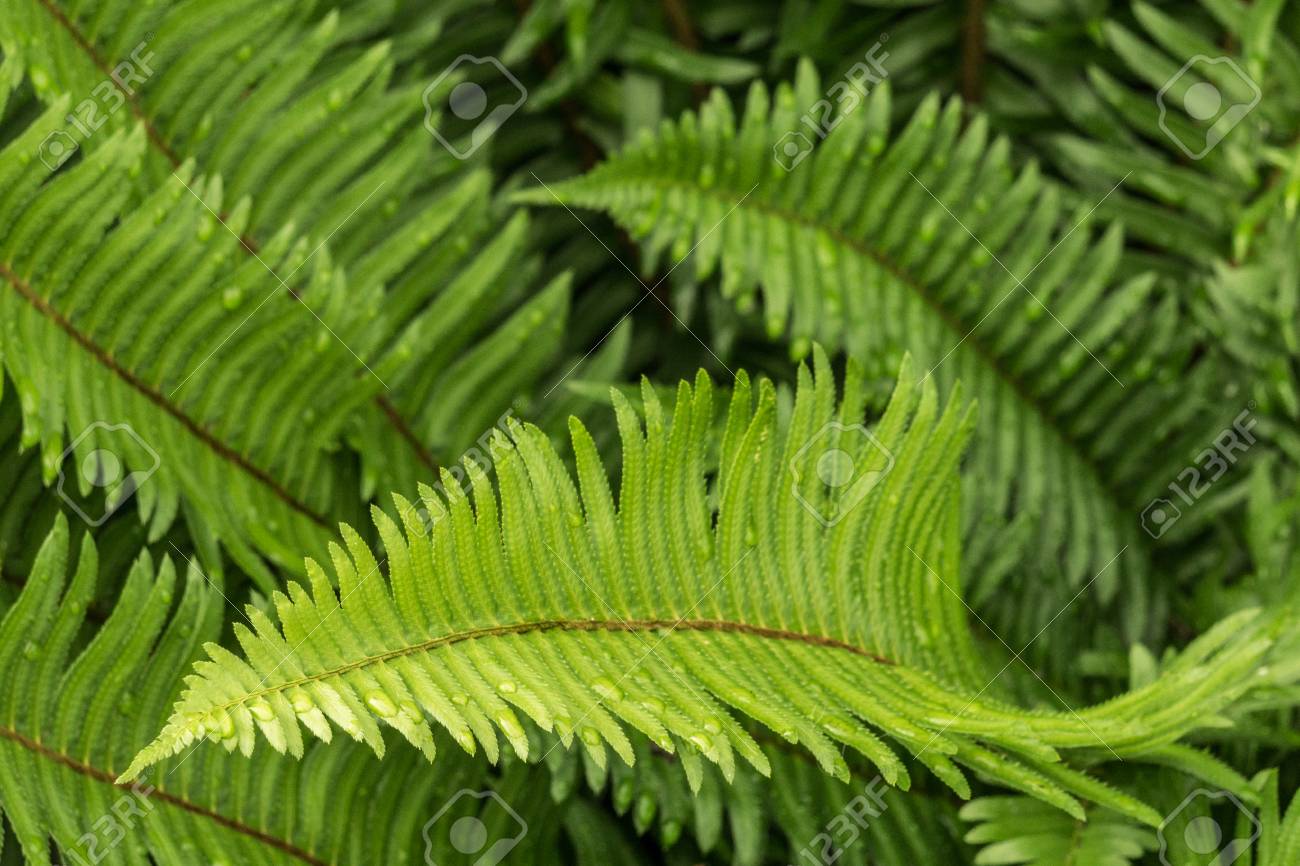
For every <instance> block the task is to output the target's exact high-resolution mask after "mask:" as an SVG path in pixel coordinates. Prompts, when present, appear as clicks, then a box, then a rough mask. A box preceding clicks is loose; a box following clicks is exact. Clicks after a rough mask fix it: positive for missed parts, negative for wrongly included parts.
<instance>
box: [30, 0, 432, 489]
mask: <svg viewBox="0 0 1300 866" xmlns="http://www.w3.org/2000/svg"><path fill="white" fill-rule="evenodd" d="M39 2H40V4H41V7H42V8H44V9H45V10H46V11H47V12H49V14H50V16H51V17H53V18H54V20H55V21H56V22H58V24H59V26H61V27H62V28H63V29H64V30H66V31H68V34H69V35H70V36H71V37H72V41H73V42H75V43H76V44H77V47H79V48H80V49H81V50H82V51H83V52H85V54H86V56H87V57H89V58H90V61H91V62H92V63H94V64H95V67H96V68H97V69H98V70H99V71H100V72H102V73H103V74H104V75H105V77H106V78H107V79H108V80H109V81H111V82H112V83H113V86H114V87H115V88H116V89H117V91H118V92H119V93H121V94H122V96H123V97H125V99H126V102H127V104H128V105H129V106H130V107H131V113H132V114H133V115H135V117H136V119H137V120H139V121H140V123H141V124H143V126H144V129H145V137H146V138H147V139H148V140H149V143H150V144H151V145H153V146H154V147H155V148H157V149H158V151H159V152H160V153H161V154H162V155H163V156H165V157H166V158H167V161H168V162H170V163H171V164H172V168H173V169H177V168H179V167H180V165H181V158H180V157H179V156H178V155H177V153H176V151H175V150H173V149H172V147H171V145H169V144H168V143H167V140H166V139H165V138H164V137H163V135H162V133H161V132H159V131H158V127H156V126H155V125H154V123H153V120H152V119H151V118H150V117H149V116H148V115H147V114H146V113H145V111H144V107H143V106H142V105H141V104H140V99H139V96H138V94H136V92H135V91H132V90H129V89H127V88H126V87H124V86H123V85H122V83H121V82H119V81H118V80H117V76H115V75H114V74H113V72H112V70H111V69H110V68H109V66H108V64H107V63H105V62H104V59H103V58H102V57H101V56H100V54H99V52H98V51H97V50H96V49H95V46H94V45H93V44H92V43H91V42H90V40H89V39H87V38H86V36H85V34H83V33H82V32H81V31H80V30H79V29H78V28H77V25H76V24H74V23H73V22H72V20H71V19H69V18H68V16H67V15H66V14H65V13H64V11H63V10H62V9H60V8H59V6H58V4H57V3H55V2H54V0H39ZM218 219H219V220H221V222H223V223H224V222H225V214H221V215H219V216H218ZM239 248H240V249H241V250H243V251H244V253H245V254H246V255H250V256H256V255H257V250H258V249H259V248H260V244H259V243H258V240H257V238H255V237H253V236H252V235H248V234H245V235H240V236H239ZM289 295H290V297H292V298H293V299H294V300H301V298H299V296H298V292H296V291H294V290H293V289H290V290H289ZM374 402H375V404H376V405H377V406H378V407H379V409H380V414H381V415H382V416H383V417H384V420H386V421H387V422H388V423H389V425H390V426H392V428H393V429H394V430H395V431H396V432H397V435H398V436H399V437H400V438H401V439H402V440H403V441H404V442H406V444H407V445H408V446H409V447H410V448H411V450H413V451H414V452H415V455H416V457H417V458H418V459H419V461H420V462H421V463H422V464H424V465H425V466H426V467H427V468H428V469H429V470H430V471H432V472H434V473H435V474H436V473H437V469H438V464H437V462H436V461H435V460H434V459H433V456H432V455H431V454H430V453H429V450H428V449H427V448H425V447H424V445H423V443H421V442H420V440H419V437H417V436H416V435H415V432H414V431H413V430H412V429H411V425H410V423H409V422H408V421H407V420H406V419H405V418H404V417H403V416H402V414H401V412H399V411H398V409H397V407H396V406H395V405H394V404H393V403H392V401H391V400H389V399H388V398H387V397H385V396H384V395H383V394H376V395H375V396H374Z"/></svg>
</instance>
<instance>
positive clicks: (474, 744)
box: [452, 730, 478, 755]
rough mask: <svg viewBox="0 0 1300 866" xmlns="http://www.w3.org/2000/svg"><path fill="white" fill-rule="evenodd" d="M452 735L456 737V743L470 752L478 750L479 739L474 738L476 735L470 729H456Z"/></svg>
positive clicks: (473, 752)
mask: <svg viewBox="0 0 1300 866" xmlns="http://www.w3.org/2000/svg"><path fill="white" fill-rule="evenodd" d="M452 737H453V738H455V740H456V744H457V745H459V746H460V747H461V748H462V749H464V750H465V751H466V752H468V753H469V754H471V755H473V754H475V753H476V752H477V751H478V741H477V740H475V739H474V735H473V734H471V733H470V732H469V731H465V730H461V731H456V732H455V733H453V734H452Z"/></svg>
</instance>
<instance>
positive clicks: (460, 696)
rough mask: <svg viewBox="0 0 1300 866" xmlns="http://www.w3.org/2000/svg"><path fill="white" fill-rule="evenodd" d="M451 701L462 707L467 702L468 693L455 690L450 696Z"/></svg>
mask: <svg viewBox="0 0 1300 866" xmlns="http://www.w3.org/2000/svg"><path fill="white" fill-rule="evenodd" d="M451 702H452V703H453V704H455V705H456V706H458V707H463V706H465V705H466V704H468V703H469V695H467V694H465V693H464V692H456V694H454V695H452V696H451Z"/></svg>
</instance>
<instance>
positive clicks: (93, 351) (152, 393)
mask: <svg viewBox="0 0 1300 866" xmlns="http://www.w3.org/2000/svg"><path fill="white" fill-rule="evenodd" d="M0 276H3V277H4V278H5V280H6V281H7V282H8V283H9V284H10V285H11V286H12V287H13V289H14V291H15V292H17V293H18V295H19V297H21V298H22V299H23V300H25V301H27V303H28V304H30V305H31V306H32V307H33V308H34V309H35V310H36V311H37V312H39V313H40V314H41V315H43V316H45V317H46V318H47V319H49V320H50V321H51V322H52V323H54V324H55V325H57V326H58V327H59V328H60V329H61V330H62V331H63V332H64V333H66V334H67V335H68V336H69V337H71V338H72V339H73V341H74V342H76V343H77V344H78V345H79V346H81V347H82V348H83V349H85V350H86V352H87V353H89V354H90V355H91V356H92V357H94V358H95V360H97V361H98V362H99V363H100V364H101V365H102V366H103V367H104V368H105V369H107V370H109V371H110V372H112V373H113V374H115V375H116V376H117V377H118V378H120V379H121V380H122V381H123V382H125V383H126V384H127V385H129V386H131V387H132V388H134V389H135V390H136V391H138V392H139V393H140V394H142V395H143V396H144V397H145V399H147V400H148V401H149V402H150V403H153V404H154V405H155V406H157V407H158V408H159V409H162V410H163V411H164V412H166V413H167V414H168V415H170V416H171V417H172V418H173V419H175V420H176V421H177V422H178V423H180V424H181V426H183V427H184V428H185V429H186V430H188V431H189V432H190V433H191V434H192V435H193V436H194V437H195V438H196V439H198V440H199V441H201V442H203V443H204V444H205V445H207V446H208V448H210V449H211V450H212V451H213V453H215V454H216V455H217V456H219V457H221V458H222V459H223V460H226V461H227V462H228V463H231V464H232V465H234V466H237V467H239V468H240V469H242V470H243V471H244V472H246V473H247V474H249V475H251V476H252V477H253V478H255V479H256V480H257V481H259V482H260V483H261V484H263V485H265V486H266V487H267V488H268V489H269V490H270V491H271V492H272V493H273V494H274V495H275V496H276V498H278V499H280V500H281V501H282V502H284V503H285V504H286V505H288V506H289V507H290V508H292V509H294V510H295V511H297V512H299V513H300V514H303V515H304V516H306V517H307V518H309V519H310V520H312V521H313V522H315V523H317V524H318V525H320V526H322V527H324V528H326V529H329V528H331V524H330V522H329V521H328V520H327V519H326V518H325V517H324V515H322V514H320V513H319V512H317V511H316V510H315V509H313V508H312V507H311V506H309V505H307V504H306V503H305V502H302V501H301V500H299V499H298V498H297V497H295V496H294V495H293V494H292V493H290V492H289V491H288V490H286V489H285V488H284V487H283V486H282V485H281V484H280V483H279V482H278V481H276V480H275V479H274V478H273V477H271V475H270V473H268V472H267V471H266V470H264V469H262V468H261V467H259V466H256V465H255V464H253V463H252V462H251V461H249V460H248V459H247V458H245V457H244V456H243V455H242V454H240V453H239V452H237V451H235V450H234V449H233V448H231V447H230V446H229V445H227V444H226V443H225V442H222V441H221V440H220V439H218V438H217V437H216V436H215V435H213V434H212V433H211V432H209V431H208V429H207V428H206V427H204V426H203V425H202V424H200V423H199V422H198V421H196V420H194V419H193V418H191V417H190V416H189V415H187V414H186V413H185V412H184V411H182V410H181V408H180V407H179V406H177V405H176V404H175V403H172V402H171V401H170V400H168V399H167V398H166V397H165V396H164V395H163V394H162V392H160V391H159V390H157V389H156V388H153V387H152V386H150V385H149V384H148V383H146V382H144V381H143V380H142V379H140V378H139V377H138V376H136V375H135V374H134V373H132V372H131V371H130V370H128V369H126V368H125V367H123V366H122V365H121V364H119V363H118V362H117V360H116V359H115V358H114V357H113V356H112V355H111V354H110V353H109V352H108V351H107V350H105V349H104V348H103V347H102V346H100V345H99V344H98V343H96V342H95V341H94V340H92V339H91V338H90V337H89V336H87V335H86V334H83V333H82V332H81V331H80V330H79V329H78V328H77V326H76V325H74V324H73V323H72V322H71V321H69V320H68V319H67V318H66V317H64V316H63V315H62V314H61V313H60V312H59V311H58V310H56V309H54V307H52V306H51V305H50V304H49V302H48V301H46V300H45V298H43V297H41V295H40V294H39V293H38V292H36V291H35V290H34V289H33V288H32V287H31V286H29V285H28V284H27V283H26V281H24V280H23V279H22V277H19V276H18V275H17V274H15V273H14V272H13V271H12V270H10V268H9V266H8V265H7V264H5V263H4V262H0Z"/></svg>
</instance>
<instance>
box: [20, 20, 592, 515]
mask: <svg viewBox="0 0 1300 866" xmlns="http://www.w3.org/2000/svg"><path fill="white" fill-rule="evenodd" d="M454 7H455V4H444V5H443V6H442V7H439V8H437V9H429V10H426V13H427V14H426V15H425V16H424V19H423V21H422V24H421V27H422V31H423V32H424V33H426V34H429V33H435V32H437V31H438V30H439V29H440V28H441V26H442V23H443V19H444V18H445V17H446V15H447V14H449V13H450V11H451V10H453V9H454ZM390 13H391V10H384V9H382V8H380V7H378V6H370V5H367V4H354V5H352V6H349V7H348V8H346V9H343V10H342V11H341V12H340V10H337V9H334V10H331V9H329V8H327V7H325V6H323V5H318V4H311V3H309V4H300V3H289V2H276V3H269V4H268V3H262V2H247V3H245V2H240V3H228V2H224V0H220V2H208V0H204V2H193V3H187V4H182V5H180V6H176V7H168V6H165V5H164V6H157V7H139V6H138V5H133V4H98V5H96V6H95V7H94V8H89V7H82V6H78V5H75V4H70V5H68V6H64V5H62V4H61V3H59V2H57V0H49V2H46V0H23V2H19V3H16V4H15V9H14V10H13V15H12V16H7V17H6V21H5V22H3V24H0V45H3V46H4V48H5V51H6V53H7V54H8V55H10V56H11V59H12V60H13V61H14V62H15V63H16V64H21V65H22V66H23V67H25V68H26V69H27V70H28V73H29V75H30V76H31V78H32V80H33V82H34V89H35V91H36V93H37V95H38V96H39V97H40V98H41V99H42V100H44V101H45V102H46V103H49V104H53V103H54V102H56V101H57V100H59V99H60V98H62V97H64V96H67V95H71V96H72V97H74V98H77V99H79V98H81V97H83V96H84V95H85V94H96V95H97V96H96V98H97V99H99V100H100V102H101V104H100V105H99V107H98V114H96V115H94V117H93V118H92V125H93V124H97V123H102V124H103V126H102V127H101V128H98V129H97V130H95V131H94V132H93V134H91V135H89V136H86V135H83V134H82V133H81V132H79V131H78V129H79V127H78V126H77V125H76V124H72V125H69V123H67V122H65V123H63V124H60V125H59V126H57V127H56V129H57V130H58V131H59V133H60V134H62V135H64V136H65V138H67V137H69V136H70V139H69V140H72V141H75V144H76V153H77V154H78V156H77V157H74V158H84V157H86V156H87V155H91V154H93V153H94V152H96V151H97V150H98V149H99V148H101V147H104V146H106V145H107V143H108V142H109V141H111V140H112V135H111V133H112V131H113V130H114V129H132V128H134V129H139V130H142V131H143V132H144V133H145V141H146V143H147V147H146V148H145V153H144V154H143V155H142V159H141V163H140V166H139V168H138V170H139V171H140V172H141V173H142V175H143V176H144V178H145V179H146V180H145V182H144V183H142V184H132V185H138V186H141V187H142V188H143V189H144V190H145V191H146V194H147V192H148V191H150V190H152V189H153V188H154V187H155V186H156V185H162V184H165V183H168V182H170V179H169V175H172V174H173V173H177V172H184V171H189V172H191V173H192V174H193V175H195V176H204V177H209V178H211V177H216V176H220V177H221V178H222V189H223V191H224V193H223V195H220V196H218V195H216V194H215V193H210V191H209V190H207V189H201V188H199V187H197V186H195V185H193V184H191V188H190V192H191V193H192V194H193V195H194V196H195V197H196V198H200V199H202V200H203V202H204V204H205V205H206V207H208V208H209V209H210V210H211V211H212V212H213V214H215V215H219V216H220V218H222V219H223V220H225V222H227V223H228V224H230V225H232V226H233V227H234V228H235V230H236V233H237V234H238V235H239V236H240V241H241V243H240V245H239V246H238V247H237V250H238V251H239V252H241V253H243V254H245V255H246V256H247V257H248V258H250V259H256V258H258V256H259V255H261V250H262V247H263V246H264V245H266V244H267V243H269V242H270V240H271V239H272V238H273V237H278V236H279V235H280V234H282V233H284V232H286V231H287V232H291V233H292V234H294V236H295V237H299V238H301V239H302V241H303V242H304V243H306V244H307V250H308V251H309V252H310V251H314V250H318V249H320V250H322V252H321V253H313V256H314V255H316V254H328V253H332V254H333V261H334V263H335V265H336V266H339V267H341V268H342V269H343V270H344V271H345V272H346V273H347V277H348V284H349V286H351V287H353V288H352V289H351V291H350V295H351V304H350V306H351V307H355V308H356V309H357V310H358V311H359V312H361V313H362V315H363V316H364V317H367V318H369V319H370V321H369V322H368V324H367V326H366V327H365V328H364V329H359V328H356V327H354V328H352V329H350V330H349V329H348V328H347V326H346V322H341V321H338V320H337V319H336V318H335V316H336V315H337V313H336V311H334V310H331V309H330V308H328V307H325V308H317V307H316V306H315V305H313V304H312V302H311V300H310V299H308V298H306V297H304V296H302V295H301V294H298V293H297V290H298V288H300V287H299V286H297V285H294V281H293V280H292V278H291V276H290V271H291V268H289V267H287V266H285V265H284V264H283V263H280V262H275V261H270V260H269V259H268V257H267V256H265V255H261V258H262V259H263V260H265V265H266V266H267V267H268V269H269V270H270V271H272V272H273V273H274V274H276V275H278V276H279V277H282V278H284V279H285V282H286V283H287V284H288V285H286V286H283V287H282V289H283V291H284V293H285V294H290V295H294V296H296V297H297V299H298V300H300V301H301V302H303V303H304V304H306V305H308V306H309V307H310V308H311V312H313V313H314V314H316V315H318V316H319V317H320V318H321V320H322V321H323V323H324V324H325V326H326V327H327V328H331V329H333V330H334V331H335V332H336V333H335V336H336V337H337V338H338V339H339V341H340V342H342V343H343V344H345V346H346V348H347V349H349V350H351V351H352V352H353V353H355V354H356V355H357V356H358V359H359V360H360V361H362V363H364V364H366V365H368V366H370V367H371V368H372V370H373V374H374V376H375V377H376V378H377V379H378V380H380V381H381V382H382V383H383V388H382V390H380V391H378V392H374V393H371V394H369V395H368V403H366V404H364V405H362V406H360V407H358V408H357V409H356V411H354V412H353V415H354V417H353V419H352V420H351V421H350V422H349V433H348V439H349V441H352V442H365V447H364V448H358V449H357V450H358V452H359V453H360V454H361V455H362V465H363V471H364V472H365V481H366V487H367V490H374V489H381V490H387V489H395V488H402V489H413V487H414V484H415V480H416V479H417V478H422V477H428V475H429V474H430V473H431V471H432V467H433V466H435V465H436V464H438V463H439V462H447V461H451V460H454V459H456V458H457V457H458V456H459V455H460V454H461V453H463V451H464V449H465V448H466V447H467V446H468V445H469V444H470V443H471V442H472V441H473V439H474V437H475V436H477V435H478V433H479V432H481V431H482V430H483V429H485V428H487V427H489V426H490V425H491V424H492V422H493V421H495V419H496V418H497V417H498V416H499V415H501V414H502V413H503V412H504V411H505V410H506V409H507V407H508V406H509V404H510V401H511V399H512V398H513V397H514V396H515V394H516V393H517V392H518V391H519V390H522V389H524V388H526V387H527V386H528V385H530V384H532V383H533V382H534V381H536V380H537V379H539V378H540V377H541V376H543V375H544V374H545V372H546V370H547V363H548V362H549V361H550V360H551V359H552V358H553V356H554V355H555V354H556V353H557V352H558V351H559V349H560V346H561V335H562V331H563V326H564V322H565V314H566V313H567V300H568V288H567V282H566V281H565V280H564V279H563V278H560V279H555V280H552V279H550V278H547V279H538V277H537V271H538V268H537V263H536V261H535V260H534V259H535V257H533V256H531V255H530V254H529V253H528V251H527V243H526V240H527V226H526V221H525V220H524V219H523V218H522V217H518V216H517V217H516V218H514V219H507V218H505V217H503V216H502V214H501V213H500V212H499V209H493V208H492V207H491V206H490V196H489V187H490V179H489V176H488V175H487V173H486V172H485V171H483V170H482V169H474V168H471V167H467V166H466V165H465V164H464V163H461V162H460V161H458V160H456V159H454V158H452V157H451V156H450V155H449V154H447V153H446V152H444V151H442V150H433V149H431V148H430V147H429V138H428V132H427V131H426V130H425V129H424V124H423V123H422V122H421V121H422V120H423V121H425V122H428V123H434V122H436V121H437V120H438V118H437V116H436V114H434V113H432V112H431V113H429V115H428V116H427V117H422V116H421V114H422V113H423V112H424V111H425V104H424V101H423V100H422V92H421V91H422V88H423V83H422V82H420V83H412V82H399V83H394V78H395V75H396V72H395V61H394V58H393V57H392V48H391V45H390V44H389V43H387V42H377V43H375V44H374V45H373V46H372V47H371V48H370V49H368V50H366V51H364V52H360V53H359V52H357V51H356V50H355V44H354V43H353V42H352V40H354V39H355V38H356V37H357V35H358V34H359V33H364V32H367V31H370V30H373V29H375V28H376V27H377V26H378V25H379V24H381V23H382V22H383V21H384V19H385V18H386V16H387V15H388V14H390ZM212 32H220V33H221V34H222V38H221V39H220V40H217V41H216V42H213V43H211V44H208V43H206V42H204V40H205V39H206V37H207V36H208V35H209V34H211V33H212ZM198 44H202V45H203V47H202V48H201V49H197V48H196V45H198ZM290 46H291V47H290ZM141 59H143V66H142V65H141V62H140V60H141ZM118 61H123V62H126V63H127V64H128V65H129V66H130V67H131V69H132V70H133V71H134V75H132V76H126V77H124V76H123V75H121V74H119V75H117V76H112V75H109V72H110V70H111V69H113V68H115V64H116V63H117V62H118ZM454 83H455V82H454V80H449V81H448V82H447V87H448V88H449V87H450V86H451V85H452V84H454ZM105 88H111V90H110V91H105ZM444 89H445V88H444ZM428 99H429V101H430V104H435V103H436V102H437V100H438V94H436V93H435V94H431V95H429V96H428ZM109 107H112V108H113V110H111V111H110V110H107V108H109ZM84 113H85V112H84V111H83V106H82V105H80V104H77V105H76V107H75V108H74V114H76V115H77V116H78V117H80V116H81V115H82V114H84ZM83 127H84V124H83ZM65 158H66V154H65ZM185 166H190V167H189V168H188V169H186V168H184V167H185ZM128 201H130V202H131V204H132V205H134V204H135V203H136V201H135V199H134V198H130V199H128ZM228 211H229V212H228ZM232 214H234V215H236V216H237V218H238V220H237V221H238V225H235V220H233V219H232V218H231V216H232ZM220 231H226V229H224V228H223V229H220ZM453 235H454V237H453ZM326 244H327V246H326ZM269 285H270V286H271V287H273V286H274V283H271V284H269ZM268 293H269V289H268V291H267V292H264V293H259V294H257V295H256V296H255V298H254V297H252V296H251V295H250V292H249V291H248V290H245V292H244V300H243V301H242V302H241V303H240V315H239V319H240V320H243V319H245V318H246V317H250V312H251V310H252V309H253V308H254V307H255V306H256V305H257V303H258V302H259V301H261V299H262V298H263V297H265V295H266V294H268ZM259 317H260V313H259ZM516 341H517V342H519V343H522V344H524V345H526V346H528V360H531V361H533V362H534V363H533V364H523V363H517V362H518V361H520V360H522V359H521V358H520V356H518V355H517V354H514V353H511V352H509V351H506V350H505V349H503V345H511V346H512V345H515V344H516ZM471 350H472V351H471ZM194 384H195V385H196V386H203V385H205V384H206V377H205V376H203V375H202V374H201V373H200V375H198V376H197V379H196V382H195V383H194ZM371 390H373V389H371ZM467 392H468V393H476V394H477V396H476V399H475V400H474V401H473V402H472V403H471V402H470V401H468V400H467V399H466V393H467ZM434 406H438V407H441V408H442V409H443V410H444V411H443V412H442V413H436V412H434V411H433V410H432V409H431V408H430V407H434Z"/></svg>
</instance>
